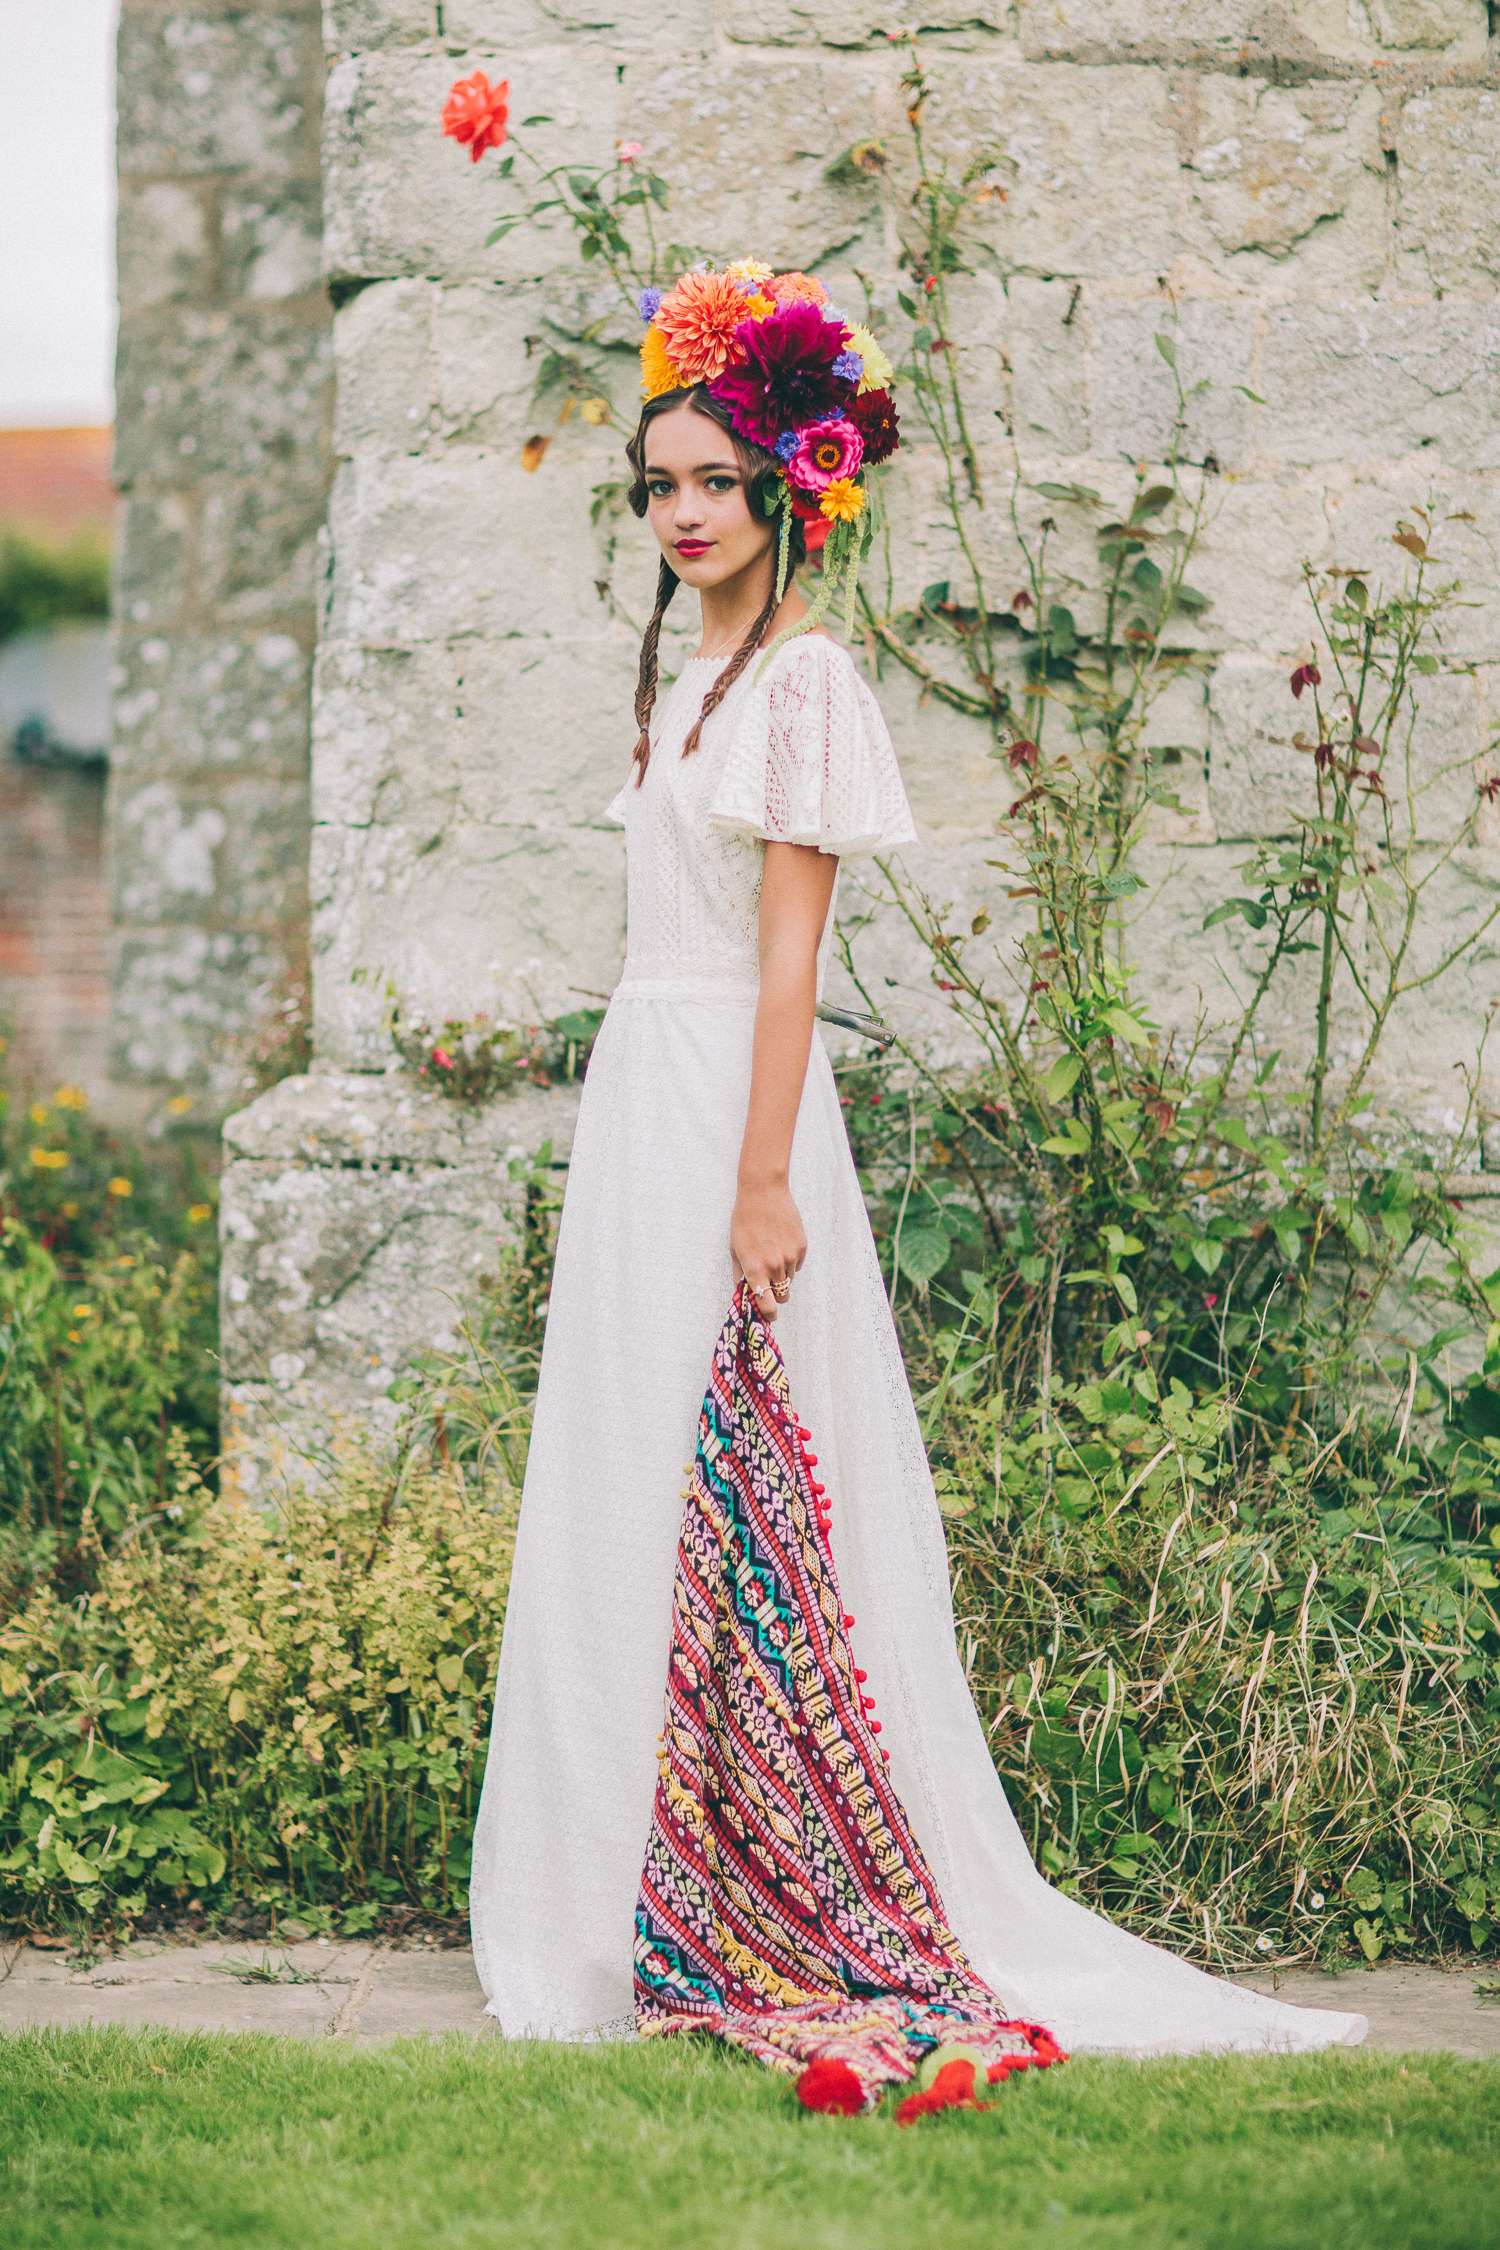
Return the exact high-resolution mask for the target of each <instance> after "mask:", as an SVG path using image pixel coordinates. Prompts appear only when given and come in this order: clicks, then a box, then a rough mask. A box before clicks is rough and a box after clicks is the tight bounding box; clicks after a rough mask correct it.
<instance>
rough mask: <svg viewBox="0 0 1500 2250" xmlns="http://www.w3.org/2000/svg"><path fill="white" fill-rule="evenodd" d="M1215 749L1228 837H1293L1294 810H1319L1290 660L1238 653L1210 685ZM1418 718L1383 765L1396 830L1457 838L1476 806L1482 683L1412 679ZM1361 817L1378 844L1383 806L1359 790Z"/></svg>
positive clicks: (1308, 734)
mask: <svg viewBox="0 0 1500 2250" xmlns="http://www.w3.org/2000/svg"><path fill="white" fill-rule="evenodd" d="M1209 701H1210V710H1211V714H1212V749H1211V765H1210V786H1209V794H1210V800H1211V803H1212V806H1213V813H1214V819H1215V823H1216V825H1217V828H1218V832H1219V834H1220V836H1221V837H1223V838H1224V839H1225V840H1226V841H1229V842H1235V841H1238V840H1239V839H1240V838H1244V837H1258V836H1289V835H1294V834H1296V832H1297V821H1296V816H1297V814H1298V813H1303V814H1308V813H1312V812H1313V811H1315V810H1316V806H1317V792H1316V788H1315V786H1314V768H1313V758H1312V754H1311V751H1310V750H1309V749H1302V748H1299V747H1298V746H1297V738H1298V737H1299V736H1300V737H1301V738H1302V739H1303V741H1304V742H1308V743H1311V742H1312V740H1313V739H1314V737H1315V735H1316V732H1317V727H1316V722H1315V720H1314V718H1313V714H1312V712H1311V710H1310V709H1309V708H1308V706H1307V698H1306V697H1305V696H1304V697H1303V698H1302V700H1301V701H1300V702H1299V701H1297V700H1296V699H1295V698H1294V697H1293V695H1292V693H1291V688H1290V661H1289V660H1287V661H1284V662H1282V663H1279V664H1267V663H1263V662H1260V661H1258V660H1256V659H1252V658H1236V657H1231V658H1228V659H1226V661H1225V662H1224V663H1223V664H1221V665H1220V666H1219V667H1218V669H1217V670H1216V671H1215V673H1214V676H1213V681H1212V685H1211V687H1210V691H1209ZM1412 708H1413V710H1414V716H1413V718H1412V720H1411V723H1410V724H1409V725H1408V724H1405V723H1403V724H1402V725H1401V726H1399V727H1398V728H1397V729H1396V730H1395V732H1394V734H1393V737H1392V741H1391V745H1390V749H1389V751H1388V754H1387V757H1386V759H1385V761H1384V762H1383V764H1382V768H1381V772H1382V778H1383V780H1384V782H1385V786H1386V793H1387V798H1388V800H1389V807H1390V820H1391V831H1392V834H1393V836H1394V837H1395V838H1396V839H1397V840H1398V842H1404V841H1406V840H1408V839H1409V838H1411V837H1412V836H1413V835H1415V836H1418V837H1422V838H1428V839H1432V840H1435V841H1438V840H1442V839H1445V838H1448V837H1453V836H1456V835H1457V834H1458V833H1459V831H1460V830H1461V829H1462V827H1463V826H1464V824H1465V823H1466V822H1467V820H1468V819H1469V816H1470V815H1471V814H1472V813H1473V811H1474V809H1475V795H1476V790H1475V782H1476V775H1477V772H1478V767H1479V760H1480V757H1481V754H1482V752H1483V750H1484V746H1485V740H1486V728H1485V719H1486V713H1485V709H1484V705H1483V702H1482V699H1481V696H1480V692H1479V687H1478V684H1477V683H1476V681H1475V680H1474V679H1473V678H1472V677H1471V676H1470V675H1468V674H1465V673H1447V674H1443V673H1439V674H1436V675H1434V676H1433V677H1432V678H1430V679H1419V680H1417V681H1415V682H1414V683H1413V697H1412ZM1357 812H1358V817H1359V819H1360V821H1361V823H1362V825H1364V826H1366V827H1367V829H1368V831H1369V833H1370V836H1371V838H1372V840H1375V839H1378V838H1379V837H1380V836H1381V834H1382V833H1383V829H1384V817H1383V814H1382V811H1381V808H1380V806H1379V804H1378V803H1377V802H1376V801H1375V799H1374V798H1373V797H1372V796H1370V795H1369V794H1368V793H1363V792H1362V793H1361V795H1360V797H1359V800H1358V806H1357Z"/></svg>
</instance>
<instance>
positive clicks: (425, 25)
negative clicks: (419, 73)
mask: <svg viewBox="0 0 1500 2250" xmlns="http://www.w3.org/2000/svg"><path fill="white" fill-rule="evenodd" d="M440 12H441V0H323V44H324V46H325V48H326V49H327V51H328V53H329V54H330V55H362V54H367V53H369V52H370V51H371V50H372V49H375V48H380V47H420V46H424V45H426V44H427V43H428V42H429V41H432V40H435V39H436V38H437V36H438V17H439V14H440Z"/></svg>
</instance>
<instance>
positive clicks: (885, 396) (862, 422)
mask: <svg viewBox="0 0 1500 2250" xmlns="http://www.w3.org/2000/svg"><path fill="white" fill-rule="evenodd" d="M846 412H847V413H848V416H849V419H850V421H851V422H852V423H853V424H854V427H855V428H856V429H857V430H858V432H859V434H860V436H861V437H862V438H863V439H864V441H865V462H866V464H868V463H870V462H872V461H886V460H889V458H890V456H891V455H892V454H893V453H894V452H895V450H896V448H897V446H898V445H899V444H900V443H901V424H900V422H899V420H898V418H897V415H896V402H895V400H894V399H893V398H892V397H891V394H890V392H889V391H864V392H862V393H861V394H860V396H859V397H858V398H857V399H855V401H854V403H853V404H852V405H851V406H850V407H848V408H847V409H846Z"/></svg>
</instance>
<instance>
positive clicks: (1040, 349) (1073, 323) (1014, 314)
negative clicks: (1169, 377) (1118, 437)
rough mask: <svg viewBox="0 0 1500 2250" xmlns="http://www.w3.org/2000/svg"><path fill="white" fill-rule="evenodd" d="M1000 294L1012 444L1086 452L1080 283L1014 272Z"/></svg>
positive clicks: (1086, 327)
mask: <svg viewBox="0 0 1500 2250" xmlns="http://www.w3.org/2000/svg"><path fill="white" fill-rule="evenodd" d="M1005 295H1006V310H1007V321H1006V330H1007V338H1008V342H1009V348H1010V376H1011V427H1012V431H1013V433H1014V436H1015V441H1016V444H1017V446H1018V447H1019V448H1020V450H1021V452H1022V454H1023V456H1024V455H1027V454H1028V453H1030V452H1031V451H1032V450H1034V449H1035V448H1036V447H1038V446H1040V447H1041V448H1042V450H1043V451H1045V452H1047V453H1087V451H1088V449H1089V396H1088V340H1089V336H1090V334H1091V333H1092V324H1091V320H1090V310H1091V307H1090V306H1088V305H1087V304H1086V298H1085V290H1084V286H1083V284H1081V283H1079V282H1071V281H1035V280H1033V279H1031V278H1030V277H1029V276H1028V275H1026V274H1016V275H1014V276H1013V278H1012V279H1011V281H1010V282H1009V283H1008V284H1007V287H1006V292H1005ZM1163 372H1165V370H1164V371H1163Z"/></svg>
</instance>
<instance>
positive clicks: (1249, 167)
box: [1178, 75, 1390, 294]
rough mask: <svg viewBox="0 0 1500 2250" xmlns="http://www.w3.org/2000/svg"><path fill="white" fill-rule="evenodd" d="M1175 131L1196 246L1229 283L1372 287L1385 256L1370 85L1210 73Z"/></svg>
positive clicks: (1377, 125)
mask: <svg viewBox="0 0 1500 2250" xmlns="http://www.w3.org/2000/svg"><path fill="white" fill-rule="evenodd" d="M1178 126H1179V133H1180V136H1181V141H1180V145H1181V148H1182V161H1183V165H1184V167H1185V169H1186V171H1187V173H1188V174H1189V175H1190V178H1191V183H1192V196H1193V205H1194V220H1195V225H1194V229H1193V232H1194V236H1195V238H1196V242H1195V246H1196V247H1198V248H1200V249H1201V251H1202V253H1203V254H1204V255H1205V256H1208V257H1210V258H1213V259H1214V260H1215V261H1220V262H1228V264H1229V270H1230V271H1231V273H1232V275H1233V278H1234V280H1235V282H1236V283H1238V284H1239V285H1241V286H1244V284H1245V283H1246V281H1249V280H1253V279H1255V278H1257V277H1262V276H1263V277H1268V278H1271V279H1274V280H1275V281H1276V283H1277V285H1278V286H1281V285H1284V280H1285V278H1286V277H1285V276H1283V274H1282V273H1281V272H1280V270H1279V269H1282V268H1286V267H1290V269H1291V271H1292V272H1294V273H1295V275H1296V278H1297V281H1298V282H1300V283H1301V285H1302V286H1304V287H1305V286H1309V285H1311V284H1312V283H1313V282H1314V281H1315V280H1317V279H1320V278H1326V280H1327V281H1328V282H1329V284H1330V285H1331V286H1334V287H1337V288H1338V289H1339V290H1340V291H1341V292H1343V293H1345V294H1347V293H1348V292H1349V291H1351V290H1353V289H1357V288H1374V287H1376V286H1377V285H1378V283H1379V282H1380V280H1381V277H1382V275H1383V273H1384V271H1385V267H1386V263H1387V260H1388V257H1389V252H1390V226H1389V219H1388V215H1387V192H1386V180H1385V159H1384V155H1383V152H1382V148H1381V109H1380V93H1379V90H1378V88H1376V87H1373V86H1365V85H1356V84H1350V83H1348V82H1343V83H1335V84H1331V85H1330V84H1324V85H1311V86H1297V87H1287V86H1272V85H1267V84H1266V83H1265V82H1264V81H1263V80H1258V79H1243V78H1227V77H1220V76H1217V75H1211V76H1208V77H1205V78H1202V79H1200V80H1197V81H1196V82H1195V83H1194V84H1193V87H1192V96H1191V100H1190V101H1185V102H1184V104H1183V106H1182V110H1181V113H1180V115H1179V120H1178Z"/></svg>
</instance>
